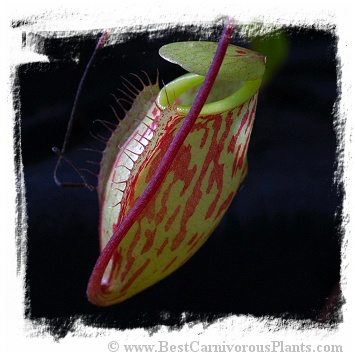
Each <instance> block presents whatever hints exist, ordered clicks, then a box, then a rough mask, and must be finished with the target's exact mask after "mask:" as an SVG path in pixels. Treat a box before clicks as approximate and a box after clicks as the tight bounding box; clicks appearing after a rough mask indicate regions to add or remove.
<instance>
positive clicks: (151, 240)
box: [141, 229, 156, 254]
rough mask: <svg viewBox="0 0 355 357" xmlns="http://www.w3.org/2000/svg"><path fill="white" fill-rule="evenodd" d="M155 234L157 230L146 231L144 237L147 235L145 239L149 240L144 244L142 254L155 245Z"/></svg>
mask: <svg viewBox="0 0 355 357" xmlns="http://www.w3.org/2000/svg"><path fill="white" fill-rule="evenodd" d="M155 234H156V229H154V230H153V231H152V230H150V229H147V230H146V231H145V234H144V235H145V238H147V240H146V242H145V244H144V247H143V248H142V251H141V254H144V253H146V252H148V251H149V250H150V249H151V248H152V246H153V243H154V237H155Z"/></svg>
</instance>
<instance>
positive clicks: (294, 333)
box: [0, 0, 355, 355]
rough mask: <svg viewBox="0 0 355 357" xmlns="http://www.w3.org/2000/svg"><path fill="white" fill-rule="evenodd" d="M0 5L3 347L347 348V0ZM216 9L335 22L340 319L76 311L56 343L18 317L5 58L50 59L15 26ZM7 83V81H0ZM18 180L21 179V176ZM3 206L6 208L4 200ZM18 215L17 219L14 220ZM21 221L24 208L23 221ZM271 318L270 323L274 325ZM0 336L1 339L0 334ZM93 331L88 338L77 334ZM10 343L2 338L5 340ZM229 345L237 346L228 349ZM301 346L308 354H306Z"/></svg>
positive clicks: (178, 15)
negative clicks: (107, 323)
mask: <svg viewBox="0 0 355 357" xmlns="http://www.w3.org/2000/svg"><path fill="white" fill-rule="evenodd" d="M5 4H6V6H7V7H6V9H5V8H4V11H2V15H1V16H4V19H2V18H1V21H0V23H1V26H2V27H1V29H2V31H1V33H2V34H3V37H2V42H3V43H4V42H5V46H2V47H3V49H4V51H3V53H2V55H1V57H2V61H3V62H4V63H2V65H1V67H0V70H1V77H0V78H1V83H2V86H1V98H2V99H3V98H4V100H2V101H1V104H2V111H1V113H2V130H1V140H0V153H1V155H2V157H1V159H2V160H1V163H2V166H4V165H5V169H2V173H1V185H0V188H1V194H0V197H1V202H2V203H4V206H5V209H6V211H5V212H6V214H9V215H10V218H7V216H5V217H4V210H2V219H1V221H2V223H5V225H2V226H3V227H4V228H3V229H2V233H3V234H2V245H1V253H2V257H1V264H2V266H1V269H0V271H1V273H2V274H3V275H4V276H1V282H2V289H1V294H0V296H1V304H0V309H1V310H0V314H1V315H0V316H1V325H0V326H1V335H0V336H2V340H5V341H3V342H2V345H1V347H2V349H3V350H4V351H15V350H16V352H20V353H21V352H25V353H26V352H30V351H34V352H36V354H37V355H42V352H43V355H44V354H46V355H47V354H48V353H50V355H56V354H58V355H59V354H61V355H62V353H66V352H70V353H71V354H74V353H76V352H77V353H80V354H87V353H88V352H90V355H101V354H102V353H103V352H106V353H107V351H109V350H108V345H109V343H110V341H117V342H118V343H120V344H121V349H120V350H119V351H118V353H125V352H124V350H123V349H122V344H123V343H128V344H134V343H137V344H144V343H147V344H154V343H158V341H162V340H166V341H169V344H170V345H172V344H175V345H179V344H183V343H185V342H189V341H190V342H191V341H194V340H196V341H199V342H200V345H202V344H217V343H219V344H224V343H226V344H227V343H229V344H231V343H234V344H240V345H242V344H245V345H246V344H250V345H256V344H270V343H271V341H278V340H283V341H284V343H285V344H287V343H288V344H300V343H302V342H303V343H305V344H312V345H316V344H328V345H330V344H341V345H342V346H343V351H344V352H345V355H351V353H350V354H349V352H350V351H353V352H354V351H355V349H354V346H353V345H354V344H353V345H352V341H351V339H350V334H353V330H354V328H353V326H354V325H353V324H352V322H353V321H354V317H355V314H354V309H353V305H354V293H353V291H354V290H355V289H354V281H353V278H354V274H353V270H354V269H353V262H352V261H351V259H350V257H353V253H354V243H353V242H352V239H351V235H352V232H353V228H354V218H353V216H352V215H351V213H353V209H354V205H353V203H354V202H353V201H354V198H353V193H354V185H355V183H354V180H351V179H350V178H351V177H352V173H353V166H354V161H353V155H354V154H352V151H351V144H352V142H351V138H352V135H353V133H354V120H355V118H354V110H353V107H352V106H351V104H352V101H353V98H354V91H353V85H352V80H351V79H352V78H353V77H352V75H353V70H352V68H351V63H350V59H351V58H354V56H351V55H354V50H353V48H354V44H353V36H352V33H353V28H351V25H352V22H353V19H352V18H351V14H352V10H351V9H350V7H349V6H348V7H346V6H345V5H343V6H342V5H341V2H340V1H337V2H333V1H332V2H330V1H329V2H326V1H322V2H317V3H315V4H314V5H312V4H310V1H303V0H301V1H300V0H298V1H296V2H292V3H291V2H286V1H281V2H278V1H270V0H268V1H265V2H260V1H257V2H256V3H255V4H253V3H252V2H251V1H250V2H247V4H241V1H223V0H218V1H216V2H215V3H212V2H205V3H202V2H201V4H198V5H194V4H192V1H186V0H184V1H179V2H177V3H173V2H172V1H165V2H157V1H154V2H152V1H149V2H144V1H126V2H125V3H124V4H120V1H113V2H112V1H105V2H100V3H99V5H96V6H93V5H90V4H89V3H88V2H85V3H84V2H80V3H79V4H75V3H74V1H69V2H68V4H66V5H63V2H61V4H60V5H57V4H55V3H54V2H53V3H50V2H46V3H40V4H36V3H33V1H31V2H24V1H10V2H5ZM221 15H222V16H223V15H229V16H233V17H234V18H235V19H236V20H237V21H238V22H239V23H251V22H254V21H258V22H264V23H265V22H266V23H272V24H279V25H307V24H315V25H316V26H317V27H321V28H322V27H323V26H327V25H328V24H335V25H336V26H337V35H338V38H339V52H338V56H339V60H340V65H341V78H339V81H340V83H341V100H340V102H339V104H338V108H337V116H338V120H341V121H344V122H345V124H344V132H343V133H342V135H343V137H344V142H345V145H344V147H343V148H341V149H343V157H344V162H343V164H344V180H345V184H346V185H345V188H346V197H345V202H344V215H345V218H344V229H345V239H344V243H343V251H342V260H343V262H342V277H343V280H342V291H343V294H344V297H345V300H346V304H345V305H344V307H343V318H344V323H343V324H340V326H339V329H338V330H336V331H335V332H329V331H327V330H324V331H322V330H317V329H314V330H312V329H310V330H309V329H307V330H302V327H301V326H300V325H299V324H298V323H297V322H295V323H294V324H291V325H289V326H286V327H285V328H283V329H280V321H278V320H275V319H269V320H267V319H256V318H253V317H248V316H230V317H228V318H225V319H222V320H219V321H216V322H215V323H213V324H212V325H211V326H209V327H208V328H204V327H203V325H202V324H196V325H194V326H193V327H188V326H187V325H186V326H185V327H184V328H183V329H182V330H180V331H172V332H168V330H167V329H165V328H162V329H161V330H160V331H159V332H158V333H155V334H154V335H153V336H149V334H148V332H147V331H144V330H143V329H139V330H133V331H128V330H127V331H114V330H104V329H94V328H91V327H88V326H85V324H84V323H83V322H82V321H81V320H80V319H78V320H77V322H76V327H77V328H76V330H75V334H74V335H70V334H69V335H68V336H67V337H65V338H64V339H62V340H61V341H60V343H54V342H53V339H52V338H51V336H49V335H48V336H46V333H45V332H44V331H43V336H41V337H42V338H38V330H37V328H39V329H40V326H39V327H36V326H33V325H32V324H30V323H29V322H28V321H24V319H23V301H24V300H23V281H22V280H21V278H22V277H23V275H22V274H23V272H24V266H21V274H20V276H17V275H16V269H17V261H16V254H17V252H16V242H15V239H14V236H15V228H16V227H15V220H14V219H13V217H14V215H15V212H16V207H14V202H15V198H16V191H15V177H14V163H13V131H12V130H13V120H14V113H13V108H12V98H11V95H12V92H11V91H12V82H11V74H12V75H13V73H14V72H13V66H14V65H18V64H21V63H26V62H32V61H38V60H41V61H48V59H47V58H46V56H40V55H38V54H35V53H33V52H31V51H30V46H23V40H22V31H23V30H25V31H28V30H31V31H33V32H36V31H48V32H53V31H56V32H57V31H63V32H68V31H72V32H73V34H74V33H75V32H80V33H82V32H83V31H84V32H85V31H88V32H92V31H97V32H99V31H101V30H102V29H107V28H119V29H124V28H127V27H130V28H136V27H137V26H138V27H139V26H140V27H142V28H145V27H146V26H147V24H150V25H151V26H152V28H154V29H159V28H161V26H163V25H164V24H166V23H167V21H168V22H169V23H170V24H179V25H181V24H190V23H205V22H207V23H209V22H212V21H214V20H215V19H216V18H217V17H219V16H221ZM22 20H26V21H28V23H29V24H28V25H24V26H22V27H19V28H17V29H11V28H10V21H22ZM4 84H5V85H4ZM22 184H23V183H22ZM9 207H11V209H10V208H9ZM18 223H21V222H18ZM22 223H23V224H25V223H26V219H25V217H24V218H23V221H22ZM277 327H278V328H277ZM31 329H32V330H33V335H34V336H37V338H30V337H29V336H31ZM4 337H5V338H4ZM85 337H95V338H85ZM7 345H8V346H7ZM234 353H235V352H234ZM307 355H309V353H307Z"/></svg>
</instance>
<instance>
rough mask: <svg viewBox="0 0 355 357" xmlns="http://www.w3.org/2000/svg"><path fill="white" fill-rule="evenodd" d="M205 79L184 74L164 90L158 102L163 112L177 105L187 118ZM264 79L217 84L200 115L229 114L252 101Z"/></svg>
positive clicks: (191, 74) (195, 75)
mask: <svg viewBox="0 0 355 357" xmlns="http://www.w3.org/2000/svg"><path fill="white" fill-rule="evenodd" d="M204 79H205V77H204V76H200V75H198V74H195V73H187V74H184V75H182V76H180V77H178V78H176V79H174V80H173V81H171V82H170V83H168V84H167V85H166V86H164V87H163V88H162V89H161V90H160V92H159V94H158V98H157V105H158V107H159V108H160V109H162V110H163V109H166V108H167V107H168V106H171V105H172V104H173V103H174V104H175V105H176V110H177V112H178V113H179V114H180V115H183V116H186V115H187V113H188V112H189V110H190V108H191V105H192V103H193V101H194V99H195V97H196V95H197V93H198V90H199V88H200V86H201V84H202V82H203V81H204ZM261 81H262V78H258V79H255V80H252V81H244V82H236V81H216V82H215V84H214V86H213V89H212V91H211V93H210V95H209V97H208V99H207V102H206V104H205V105H204V106H203V108H202V110H201V113H200V115H211V114H217V113H222V112H226V111H229V110H231V109H233V108H236V107H238V106H240V105H242V104H243V103H245V102H246V101H248V100H249V99H250V98H251V97H252V96H253V95H254V94H255V93H256V92H257V91H258V89H259V87H260V85H261Z"/></svg>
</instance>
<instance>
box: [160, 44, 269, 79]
mask: <svg viewBox="0 0 355 357" xmlns="http://www.w3.org/2000/svg"><path fill="white" fill-rule="evenodd" d="M217 46H218V43H215V42H204V41H188V42H173V43H169V44H167V45H165V46H163V47H161V48H160V50H159V54H160V56H161V57H163V58H164V59H166V60H167V61H169V62H172V63H175V64H178V65H180V66H181V67H183V68H184V69H185V70H187V71H188V72H192V73H196V74H199V75H201V76H205V75H206V74H207V72H208V70H209V68H210V66H211V63H212V60H213V56H214V54H215V52H216V50H217ZM265 66H266V57H264V56H262V55H260V54H259V53H257V52H254V51H251V50H248V49H245V48H242V47H238V46H234V45H229V46H228V49H227V53H226V55H225V58H224V60H223V63H222V67H221V69H220V71H219V74H218V76H217V79H219V80H228V81H250V80H254V79H257V78H260V77H262V76H263V74H264V72H265Z"/></svg>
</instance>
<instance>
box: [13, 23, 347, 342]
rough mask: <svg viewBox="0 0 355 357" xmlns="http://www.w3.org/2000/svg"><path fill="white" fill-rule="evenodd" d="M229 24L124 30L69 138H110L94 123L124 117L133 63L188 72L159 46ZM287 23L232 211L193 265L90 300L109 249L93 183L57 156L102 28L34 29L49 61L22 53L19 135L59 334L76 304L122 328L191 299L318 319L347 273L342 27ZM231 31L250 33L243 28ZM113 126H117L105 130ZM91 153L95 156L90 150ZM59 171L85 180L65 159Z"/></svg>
mask: <svg viewBox="0 0 355 357" xmlns="http://www.w3.org/2000/svg"><path fill="white" fill-rule="evenodd" d="M220 31H221V28H220V26H216V28H215V29H214V30H213V31H212V33H211V34H210V35H209V36H206V31H205V30H204V29H202V30H201V29H199V28H196V27H193V26H191V27H186V28H169V29H167V30H166V31H161V32H157V33H155V34H153V36H148V34H147V33H145V32H143V33H137V32H132V33H131V34H129V35H127V36H126V40H125V42H124V43H122V44H119V45H115V46H107V47H105V48H104V49H102V50H101V51H100V52H99V53H98V55H97V58H96V60H95V62H94V65H93V67H92V68H91V69H90V71H89V74H88V77H87V81H86V83H85V86H84V88H83V92H82V94H81V97H80V101H79V105H78V112H77V116H76V122H75V126H74V132H73V134H72V139H71V141H70V144H71V146H70V148H74V147H76V146H77V147H87V148H100V149H102V148H103V145H102V144H101V143H99V142H97V141H95V140H94V139H93V138H92V137H91V136H90V135H89V132H90V131H91V132H93V133H98V132H99V131H100V130H101V127H100V124H97V123H96V124H93V123H92V122H93V120H95V119H106V120H107V119H109V120H113V121H114V117H113V114H112V111H111V109H110V105H114V100H113V97H112V96H111V95H110V94H111V93H114V94H115V95H116V96H118V97H120V96H121V95H120V94H119V92H118V91H117V88H122V89H124V88H123V87H122V85H121V83H122V79H121V77H120V76H124V77H125V78H127V79H129V80H131V81H132V82H133V83H135V84H136V85H139V82H138V81H137V80H136V79H135V77H133V76H132V75H130V73H136V74H138V75H140V76H141V77H142V78H143V77H144V75H143V74H142V72H141V70H144V71H146V72H147V73H148V75H149V76H150V78H152V79H154V78H155V77H156V70H157V68H159V73H160V79H161V80H163V81H164V82H165V83H167V82H169V81H170V80H171V79H173V78H175V77H176V76H177V75H179V74H182V73H184V71H183V70H182V69H180V68H179V67H178V66H176V65H173V64H169V63H168V62H166V61H164V60H163V59H161V58H160V57H159V55H158V49H159V47H160V46H162V45H163V44H166V43H168V42H172V41H183V40H189V39H195V40H196V39H197V40H198V39H207V40H214V41H217V40H218V36H219V34H220ZM285 31H286V32H287V35H288V38H289V43H290V48H289V53H288V58H287V62H286V63H285V65H284V66H283V67H282V68H281V70H280V71H279V72H278V73H277V75H276V76H275V77H274V78H273V81H272V82H271V83H269V85H268V86H266V87H265V88H263V89H262V91H261V93H260V96H259V104H258V109H257V114H256V121H255V126H254V130H253V134H252V138H251V143H250V147H249V152H248V160H249V174H248V177H247V180H246V181H245V184H244V186H243V188H242V189H241V190H240V192H239V193H238V195H237V197H236V198H235V200H234V201H233V203H232V205H231V207H230V209H229V211H228V213H227V214H226V216H225V217H224V219H223V221H222V222H221V224H220V225H219V227H218V228H217V229H216V231H215V232H214V233H213V235H212V236H211V237H210V238H209V240H208V241H207V243H206V244H205V245H204V246H203V247H202V249H201V250H200V251H199V252H198V253H196V255H195V256H194V257H193V258H192V259H191V260H190V261H188V262H187V263H186V264H185V265H184V266H183V267H182V268H180V269H179V270H178V271H176V272H175V273H173V274H172V275H171V276H169V277H168V278H166V279H164V280H163V281H161V282H160V283H158V284H156V285H155V286H153V287H151V288H149V289H147V290H146V291H144V292H142V293H140V294H138V295H136V296H135V297H132V298H131V299H129V300H127V301H126V302H123V303H121V304H118V305H115V306H112V307H107V308H99V307H95V306H93V305H91V304H90V303H89V302H88V301H87V299H86V285H87V282H88V279H89V276H90V274H91V271H92V268H93V266H94V264H95V261H96V259H97V257H98V254H99V251H98V249H99V248H98V228H97V227H98V203H97V197H96V193H95V192H90V191H88V190H87V189H84V188H60V187H57V186H56V185H55V183H54V181H53V169H54V166H55V162H56V159H57V158H56V156H55V155H54V154H53V153H52V151H51V148H52V147H53V146H57V147H61V146H62V142H63V138H64V135H65V129H66V125H67V121H68V118H69V116H70V111H71V108H72V104H73V101H74V97H75V93H76V89H77V86H78V83H79V81H80V78H81V76H82V73H83V71H84V68H85V66H86V64H87V62H88V60H89V58H90V56H91V54H92V51H93V48H94V47H95V45H96V42H97V39H98V36H94V35H91V36H74V37H69V38H68V37H67V38H62V39H59V38H55V37H53V36H43V34H42V35H41V34H39V33H37V34H36V33H35V34H32V36H34V38H35V39H36V43H37V50H38V51H39V52H41V53H45V54H47V55H48V56H49V58H50V60H51V62H50V63H49V64H43V63H35V64H29V65H24V66H21V67H20V68H19V72H18V82H17V84H18V89H19V104H20V106H19V109H20V114H21V122H20V121H18V123H17V124H18V125H19V128H20V132H19V133H20V134H21V137H20V136H19V135H18V136H17V139H18V140H19V141H18V144H20V143H21V150H22V151H21V155H22V159H23V164H24V178H25V190H26V191H25V202H23V204H26V207H27V215H28V220H27V222H28V234H27V237H28V239H27V249H28V256H27V270H26V283H27V289H26V294H27V298H28V308H27V310H26V314H27V317H28V318H30V319H32V320H36V319H37V318H42V317H45V318H47V322H48V326H49V327H50V328H51V329H52V331H53V333H55V334H56V335H57V336H62V335H65V334H66V332H67V331H68V330H69V329H70V328H71V326H72V323H73V319H71V317H74V316H75V317H78V316H82V317H83V318H84V319H85V320H86V321H87V323H88V324H95V325H96V326H110V327H116V328H121V329H125V328H133V327H146V328H154V326H157V325H161V324H165V325H169V326H179V325H181V323H182V321H181V313H182V312H186V313H187V315H186V320H185V321H188V322H189V321H190V322H194V321H195V322H196V321H206V322H208V321H213V320H214V319H215V318H216V317H221V316H226V315H227V314H236V315H240V314H250V315H253V316H266V315H272V316H283V317H284V318H286V319H287V318H294V319H311V320H313V321H316V320H317V316H318V315H319V312H320V310H321V309H322V307H324V305H325V304H326V298H327V297H328V296H329V295H330V294H331V292H332V289H333V288H334V286H336V284H337V281H338V280H339V274H340V238H341V234H340V230H339V229H340V218H339V217H340V214H341V203H342V197H341V192H342V191H341V187H340V189H339V188H337V186H335V185H334V172H335V170H336V169H337V154H336V147H337V140H336V132H335V129H334V108H335V107H334V106H335V104H336V100H337V73H336V65H337V62H336V37H335V36H334V35H332V32H331V31H330V30H329V31H319V30H315V29H312V28H287V29H285ZM27 35H29V34H27ZM233 42H234V43H235V44H241V45H247V44H245V43H243V41H241V40H240V39H238V36H236V37H235V39H234V40H233V41H232V43H233ZM73 58H75V59H77V61H72V59H73ZM115 108H116V109H117V110H118V108H117V106H116V107H115ZM103 135H106V136H107V137H108V133H107V132H104V134H103ZM19 148H20V146H18V149H19ZM68 156H69V157H70V158H71V159H73V160H74V161H76V162H79V163H81V162H84V161H83V160H84V159H89V160H93V161H99V159H100V157H99V156H98V155H96V154H94V153H88V152H80V151H78V150H74V149H73V150H69V152H68ZM81 166H84V167H86V168H90V169H95V166H93V165H91V164H87V163H84V164H83V165H81ZM59 173H60V177H61V178H63V179H67V178H68V179H69V180H72V181H75V180H76V181H78V177H77V176H76V175H75V173H73V171H72V170H71V168H69V167H68V166H67V165H65V164H63V165H62V167H61V170H60V171H59ZM92 182H95V180H94V181H92Z"/></svg>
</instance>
